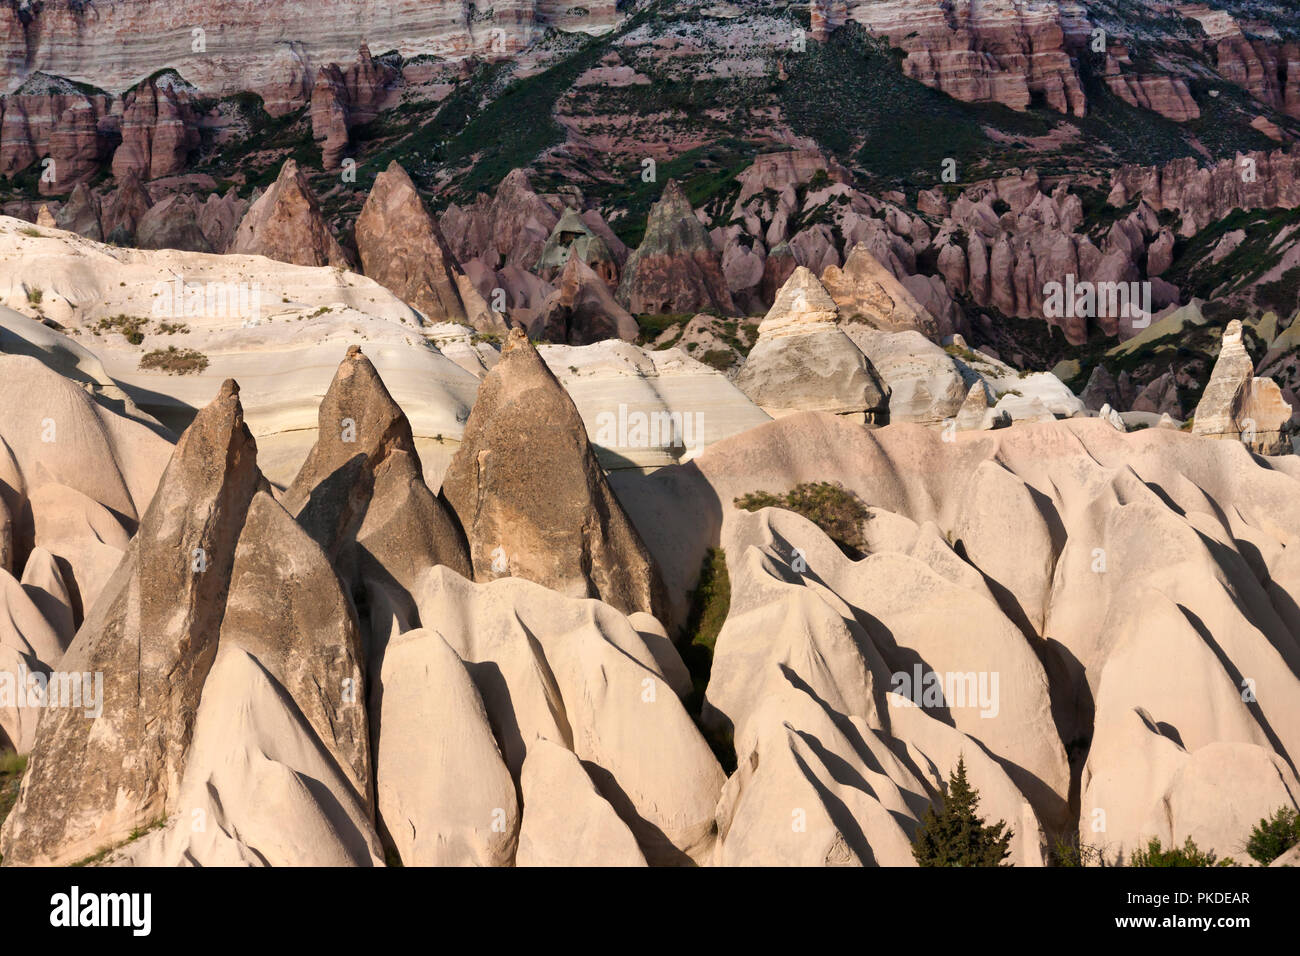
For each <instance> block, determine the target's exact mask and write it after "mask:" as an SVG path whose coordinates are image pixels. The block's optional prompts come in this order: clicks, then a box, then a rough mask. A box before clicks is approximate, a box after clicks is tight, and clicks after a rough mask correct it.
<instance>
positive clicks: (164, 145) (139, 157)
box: [113, 80, 199, 179]
mask: <svg viewBox="0 0 1300 956" xmlns="http://www.w3.org/2000/svg"><path fill="white" fill-rule="evenodd" d="M124 104H125V107H124V111H123V113H122V145H120V146H119V147H118V148H117V150H116V151H115V152H114V153H113V175H114V176H116V177H117V178H118V179H121V178H122V177H123V176H125V175H126V174H127V173H135V174H136V175H137V176H139V177H140V178H141V179H159V178H161V177H163V176H173V175H175V174H177V173H182V172H184V171H185V165H186V161H187V159H188V158H189V154H190V152H192V151H193V150H194V149H195V148H197V147H198V145H199V130H198V120H197V118H196V117H195V115H194V107H193V105H192V102H191V99H190V97H189V95H188V94H187V93H185V92H183V91H180V92H178V91H177V89H176V88H175V86H174V85H171V84H168V83H165V82H163V81H161V80H150V81H149V82H147V83H143V84H141V85H140V87H139V88H137V89H136V90H135V91H134V92H132V93H130V94H128V95H127V97H126V98H125V100H124Z"/></svg>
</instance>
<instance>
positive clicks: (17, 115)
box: [0, 77, 117, 196]
mask: <svg viewBox="0 0 1300 956" xmlns="http://www.w3.org/2000/svg"><path fill="white" fill-rule="evenodd" d="M23 89H24V90H31V92H18V93H16V94H10V95H7V96H4V97H3V98H2V99H0V112H2V113H3V121H2V122H0V175H6V176H12V175H13V174H14V173H16V172H20V171H22V170H24V169H26V168H27V167H29V166H31V165H32V164H34V163H37V162H40V163H41V167H40V173H41V178H40V179H39V180H38V186H39V189H40V192H41V195H46V196H49V195H59V194H61V193H66V192H68V190H70V189H71V188H72V187H73V186H74V185H76V183H78V182H80V181H82V180H85V179H87V178H89V176H90V175H91V174H92V173H94V172H95V170H96V169H98V167H99V164H100V163H101V162H102V161H103V160H104V159H106V158H107V156H108V152H109V150H110V149H111V147H112V143H113V138H114V134H115V133H116V131H117V121H116V119H115V117H113V116H112V108H113V102H112V98H111V97H109V96H105V95H103V94H93V95H87V94H85V93H83V92H81V91H80V90H78V89H76V88H75V87H74V86H73V84H71V83H67V82H65V81H61V80H57V79H55V78H53V77H40V78H34V80H33V81H32V82H30V83H29V84H27V85H25V86H24V88H23Z"/></svg>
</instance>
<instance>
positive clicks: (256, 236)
mask: <svg viewBox="0 0 1300 956" xmlns="http://www.w3.org/2000/svg"><path fill="white" fill-rule="evenodd" d="M230 252H231V253H234V254H243V255H253V256H266V257H267V258H268V259H279V260H280V261H281V262H290V263H293V264H294V265H300V266H325V265H329V266H347V265H348V264H349V262H348V257H347V254H346V253H345V252H344V251H343V248H342V247H341V246H340V245H339V244H338V241H337V240H336V239H335V238H334V236H333V234H332V233H331V232H330V229H329V226H328V225H327V224H326V222H325V217H324V216H323V215H321V211H320V204H319V203H318V202H317V201H316V196H315V195H314V194H313V193H312V190H311V186H310V185H308V183H307V177H306V176H304V175H303V174H302V173H301V172H300V171H299V169H298V164H297V163H295V162H294V161H293V160H292V159H287V160H285V162H284V166H282V167H281V168H280V175H279V176H278V177H277V178H276V180H275V182H274V183H272V184H271V188H270V189H268V190H267V191H266V192H265V193H263V195H262V198H260V199H259V200H258V201H257V202H255V203H253V205H252V207H251V208H249V210H248V212H247V213H245V214H244V218H243V220H241V221H240V223H239V228H238V229H237V230H236V231H235V238H234V241H233V242H232V243H231V245H230Z"/></svg>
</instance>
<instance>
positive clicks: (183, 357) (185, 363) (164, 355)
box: [140, 345, 208, 375]
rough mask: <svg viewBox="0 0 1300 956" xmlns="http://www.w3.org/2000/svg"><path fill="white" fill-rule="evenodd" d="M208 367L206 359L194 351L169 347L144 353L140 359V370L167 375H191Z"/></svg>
mask: <svg viewBox="0 0 1300 956" xmlns="http://www.w3.org/2000/svg"><path fill="white" fill-rule="evenodd" d="M207 367H208V357H207V356H206V355H204V354H203V353H202V352H198V351H196V350H194V349H178V348H177V347H176V346H174V345H169V346H167V348H165V349H154V350H153V351H152V352H147V353H145V355H144V357H143V358H141V359H140V368H141V369H144V370H150V371H158V372H166V373H167V374H168V375H193V374H197V373H199V372H202V371H203V370H204V369H205V368H207Z"/></svg>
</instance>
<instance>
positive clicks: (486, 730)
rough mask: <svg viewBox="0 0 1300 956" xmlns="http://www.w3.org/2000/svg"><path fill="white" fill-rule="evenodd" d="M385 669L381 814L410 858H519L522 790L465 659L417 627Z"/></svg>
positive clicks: (438, 861)
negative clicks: (504, 756) (500, 748)
mask: <svg viewBox="0 0 1300 956" xmlns="http://www.w3.org/2000/svg"><path fill="white" fill-rule="evenodd" d="M380 679H381V681H382V684H383V690H382V694H383V703H382V708H381V714H382V716H381V718H380V723H379V726H380V730H379V740H378V746H377V759H376V767H377V772H378V779H379V817H380V820H381V821H382V822H383V825H384V827H385V829H386V831H387V832H388V835H389V837H390V838H391V839H392V841H393V843H394V844H395V846H396V847H397V852H398V854H399V855H400V856H401V859H402V863H403V864H404V865H405V866H506V865H508V864H510V863H511V862H512V861H513V859H514V855H515V843H516V840H517V839H518V838H519V835H520V833H519V798H518V796H517V795H516V793H515V784H514V781H513V780H512V779H511V777H510V772H509V771H508V770H507V769H506V765H505V764H504V763H503V762H502V760H501V754H500V752H499V751H498V749H497V743H496V740H495V739H494V738H493V736H492V728H491V726H490V725H489V724H488V715H487V712H486V711H485V710H484V708H483V701H482V699H481V698H480V697H479V692H478V691H477V690H476V689H475V687H474V682H473V681H472V680H471V679H470V674H469V671H467V670H466V668H465V663H464V662H463V661H462V660H461V659H460V658H459V657H458V656H457V654H456V652H455V651H454V650H452V649H451V647H449V646H448V644H447V642H446V641H445V640H444V639H443V638H442V637H441V636H440V635H439V634H438V633H437V632H436V631H431V630H428V631H426V630H421V629H418V628H417V629H415V630H412V631H407V632H406V633H405V634H403V635H401V637H399V638H397V639H396V640H394V641H392V642H391V643H390V644H389V646H388V653H387V654H386V656H385V657H384V666H383V673H382V675H381V678H380ZM433 688H436V689H437V692H436V693H430V690H431V689H433ZM629 837H630V834H629Z"/></svg>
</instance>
